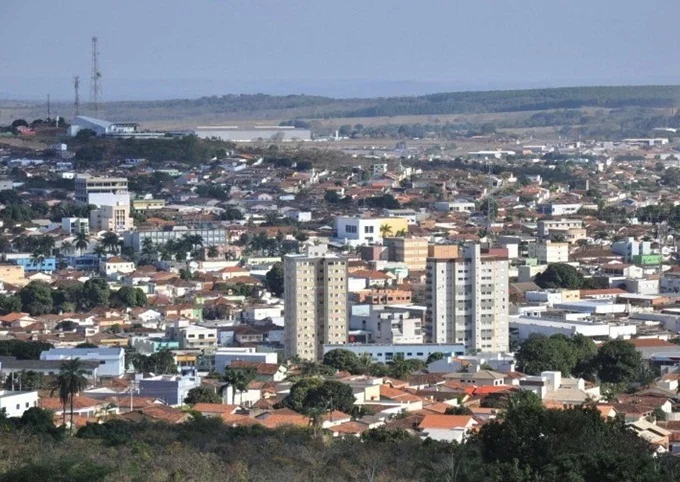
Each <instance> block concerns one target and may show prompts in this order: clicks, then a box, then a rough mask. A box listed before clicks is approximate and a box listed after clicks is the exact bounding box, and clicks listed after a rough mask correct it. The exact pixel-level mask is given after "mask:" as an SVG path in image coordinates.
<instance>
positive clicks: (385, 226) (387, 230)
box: [380, 224, 392, 238]
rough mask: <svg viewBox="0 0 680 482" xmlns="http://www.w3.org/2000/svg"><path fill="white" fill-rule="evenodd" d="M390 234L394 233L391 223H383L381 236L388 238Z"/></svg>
mask: <svg viewBox="0 0 680 482" xmlns="http://www.w3.org/2000/svg"><path fill="white" fill-rule="evenodd" d="M390 234H392V226H390V225H389V224H383V225H381V226H380V236H382V237H383V238H386V237H388V236H389V235H390Z"/></svg>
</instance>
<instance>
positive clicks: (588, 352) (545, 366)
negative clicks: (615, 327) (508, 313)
mask: <svg viewBox="0 0 680 482" xmlns="http://www.w3.org/2000/svg"><path fill="white" fill-rule="evenodd" d="M594 347H595V344H594V343H593V342H592V341H591V340H583V339H581V338H579V339H578V340H576V341H574V340H572V339H570V338H567V337H565V336H564V335H553V336H550V337H547V336H545V335H541V334H537V333H534V334H531V335H530V336H529V338H527V339H526V340H525V341H524V342H523V343H522V345H521V346H520V348H519V350H518V351H517V354H516V355H515V357H516V359H517V364H518V368H519V370H521V371H523V372H525V373H528V374H530V375H538V374H540V373H541V372H544V371H559V372H562V374H563V375H564V376H571V375H572V373H573V372H574V370H575V369H576V366H577V364H579V363H582V367H583V368H584V369H585V367H586V366H587V363H588V362H589V361H590V358H592V351H593V348H594ZM587 357H588V358H587Z"/></svg>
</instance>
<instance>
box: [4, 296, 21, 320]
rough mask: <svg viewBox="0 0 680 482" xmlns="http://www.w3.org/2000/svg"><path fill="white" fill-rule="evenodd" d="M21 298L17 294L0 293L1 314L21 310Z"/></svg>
mask: <svg viewBox="0 0 680 482" xmlns="http://www.w3.org/2000/svg"><path fill="white" fill-rule="evenodd" d="M21 308H22V307H21V298H20V297H19V296H16V295H3V294H0V315H6V314H7V313H14V312H20V311H21Z"/></svg>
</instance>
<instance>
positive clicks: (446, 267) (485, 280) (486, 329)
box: [427, 244, 509, 352]
mask: <svg viewBox="0 0 680 482" xmlns="http://www.w3.org/2000/svg"><path fill="white" fill-rule="evenodd" d="M427 291H428V322H429V325H430V326H429V327H428V328H429V330H431V333H432V341H433V342H434V343H463V344H464V345H465V348H466V350H468V351H477V350H481V351H485V352H486V351H507V350H508V348H509V341H508V338H509V333H508V330H509V325H508V315H509V311H508V310H509V305H508V257H507V251H506V250H504V249H491V250H488V251H486V252H484V253H482V251H481V247H480V245H478V244H468V245H466V246H464V247H463V248H462V250H461V252H460V254H459V255H458V256H457V257H455V258H444V257H437V258H434V257H432V258H428V259H427Z"/></svg>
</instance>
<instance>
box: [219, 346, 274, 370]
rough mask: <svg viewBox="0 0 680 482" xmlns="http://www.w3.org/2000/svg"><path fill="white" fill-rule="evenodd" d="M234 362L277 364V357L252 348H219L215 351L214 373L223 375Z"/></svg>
mask: <svg viewBox="0 0 680 482" xmlns="http://www.w3.org/2000/svg"><path fill="white" fill-rule="evenodd" d="M236 360H238V361H247V362H253V363H277V362H278V357H277V354H276V353H273V352H272V353H270V352H258V351H256V349H255V348H252V347H246V348H241V347H220V348H218V349H217V350H216V351H215V371H216V372H217V373H224V369H225V368H226V367H228V366H229V365H231V362H233V361H236Z"/></svg>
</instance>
